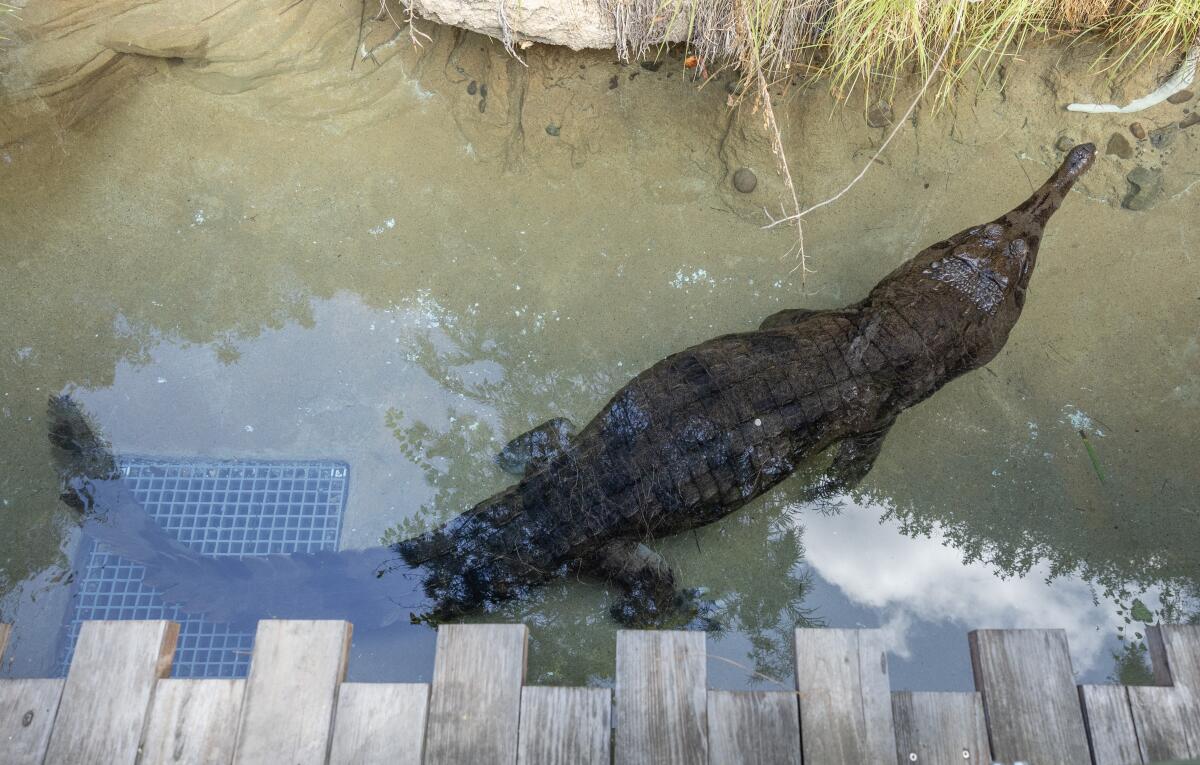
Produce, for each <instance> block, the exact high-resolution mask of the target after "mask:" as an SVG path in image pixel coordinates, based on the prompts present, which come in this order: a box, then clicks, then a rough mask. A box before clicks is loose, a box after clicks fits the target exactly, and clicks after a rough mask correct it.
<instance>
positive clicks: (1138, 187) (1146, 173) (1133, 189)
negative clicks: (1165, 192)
mask: <svg viewBox="0 0 1200 765" xmlns="http://www.w3.org/2000/svg"><path fill="white" fill-rule="evenodd" d="M1125 180H1127V181H1129V194H1128V195H1126V197H1125V200H1124V201H1123V202H1121V206H1122V207H1124V208H1125V209H1126V210H1148V209H1150V207H1151V206H1152V205H1153V204H1154V203H1155V202H1156V201H1157V200H1158V196H1159V194H1161V193H1162V171H1161V170H1151V169H1149V168H1145V167H1135V168H1133V170H1131V171H1130V172H1129V175H1127V176H1125Z"/></svg>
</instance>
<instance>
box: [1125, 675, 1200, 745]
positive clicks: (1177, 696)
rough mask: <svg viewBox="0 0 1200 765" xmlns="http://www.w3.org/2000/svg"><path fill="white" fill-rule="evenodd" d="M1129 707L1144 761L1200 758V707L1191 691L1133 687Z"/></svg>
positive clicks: (1130, 687)
mask: <svg viewBox="0 0 1200 765" xmlns="http://www.w3.org/2000/svg"><path fill="white" fill-rule="evenodd" d="M1129 707H1130V709H1131V711H1132V713H1133V726H1134V728H1135V729H1136V730H1137V737H1138V744H1139V745H1140V746H1141V753H1142V760H1143V761H1145V762H1163V761H1165V760H1187V759H1191V758H1193V757H1200V705H1197V699H1196V696H1195V695H1194V694H1193V693H1192V692H1191V691H1190V690H1189V689H1187V688H1182V687H1177V688H1162V687H1159V686H1153V685H1143V686H1137V685H1131V686H1129Z"/></svg>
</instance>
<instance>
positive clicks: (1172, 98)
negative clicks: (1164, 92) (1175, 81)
mask: <svg viewBox="0 0 1200 765" xmlns="http://www.w3.org/2000/svg"><path fill="white" fill-rule="evenodd" d="M1195 95H1196V94H1195V93H1193V92H1192V91H1190V90H1181V91H1179V92H1178V93H1172V94H1171V95H1169V96H1167V103H1169V104H1186V103H1187V102H1188V101H1191V100H1192V97H1193V96H1195Z"/></svg>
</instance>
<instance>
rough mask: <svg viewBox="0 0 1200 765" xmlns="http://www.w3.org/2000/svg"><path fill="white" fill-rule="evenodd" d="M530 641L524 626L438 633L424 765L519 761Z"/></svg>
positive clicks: (451, 627) (448, 627) (452, 628)
mask: <svg viewBox="0 0 1200 765" xmlns="http://www.w3.org/2000/svg"><path fill="white" fill-rule="evenodd" d="M528 636H529V630H528V629H527V628H526V627H525V625H523V624H445V625H442V626H441V627H439V628H438V636H437V655H436V657H435V658H434V662H433V685H432V688H431V689H430V696H429V724H428V728H427V729H426V731H425V762H426V763H429V765H441V764H442V763H445V764H446V765H451V764H457V763H463V762H487V763H502V764H508V765H511V764H512V763H515V762H516V761H517V726H518V725H519V723H520V716H521V683H522V682H524V679H525V647H526V641H527V640H528Z"/></svg>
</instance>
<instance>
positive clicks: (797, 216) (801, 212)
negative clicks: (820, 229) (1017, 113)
mask: <svg viewBox="0 0 1200 765" xmlns="http://www.w3.org/2000/svg"><path fill="white" fill-rule="evenodd" d="M968 1H969V0H964V2H968ZM962 19H963V5H962V4H961V3H960V4H959V6H958V13H957V15H956V16H955V18H954V27H953V28H952V29H951V30H950V35H949V36H948V37H947V38H946V46H945V47H944V48H942V52H941V53H940V54H939V55H938V57H937V61H935V62H934V63H933V68H932V69H931V70H930V72H929V76H928V77H926V78H925V82H923V83H921V89H920V90H918V91H917V96H916V98H914V99H913V101H912V103H911V104H909V105H908V109H907V110H906V111H905V112H904V116H903V117H901V118H900V119H899V120H897V122H896V126H895V127H894V128H892V132H891V133H889V134H888V137H887V138H885V139H884V141H883V143H882V144H881V145H880V146H879V150H878V151H876V152H875V154H874V155H873V156H872V157H871V159H870V161H868V162H867V164H865V165H863V169H862V170H860V171H859V173H858V175H856V176H854V180H852V181H850V183H848V184H846V188H844V189H842V190H841V191H839V192H838V193H836V194H834V195H833V196H831V197H830V198H829V199H826V200H825V201H823V202H818V203H816V204H815V205H813V206H812V207H809V208H806V209H804V210H799V206H797V210H798V211H797V212H796V213H795V214H793V215H788V216H785V217H782V218H778V219H774V218H772V219H771V222H770V223H768V224H767V225H765V226H763V228H775V227H776V226H778V225H780V224H781V223H789V222H791V221H793V220H794V221H797V222H799V220H800V219H801V218H803V217H804V216H805V215H808V214H809V213H810V212H812V211H813V210H818V209H820V208H822V207H824V206H825V205H828V204H833V203H834V202H836V201H837V200H839V199H841V198H842V197H844V196H845V195H846V193H847V192H848V191H850V189H852V188H854V184H856V183H858V182H859V181H861V180H862V179H863V177H864V176H865V175H866V174H867V171H868V170H870V169H871V165H874V164H875V162H876V161H877V160H878V159H879V155H881V154H883V152H884V150H885V149H887V147H888V144H890V143H891V142H892V139H893V138H895V137H896V134H897V133H899V132H900V129H901V128H902V127H904V124H905V123H906V122H908V120H909V118H910V117H911V116H912V113H913V111H915V110H916V108H917V104H919V103H920V102H921V99H922V98H924V96H925V91H926V90H928V89H929V85H930V83H932V82H933V78H934V77H935V76H937V73H938V70H939V69H941V66H942V62H943V61H945V60H946V55H947V54H949V53H950V48H951V47H952V45H953V44H954V38H955V37H956V36H957V35H958V30H959V27H960V26H961V25H962Z"/></svg>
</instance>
